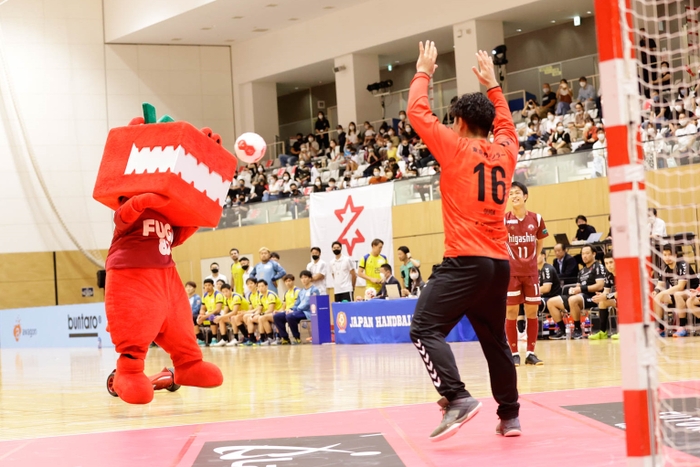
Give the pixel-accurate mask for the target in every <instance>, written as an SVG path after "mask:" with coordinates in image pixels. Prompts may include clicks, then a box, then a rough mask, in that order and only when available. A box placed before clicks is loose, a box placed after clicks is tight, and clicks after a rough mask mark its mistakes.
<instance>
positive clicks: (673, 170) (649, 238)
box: [596, 0, 700, 466]
mask: <svg viewBox="0 0 700 467" xmlns="http://www.w3.org/2000/svg"><path fill="white" fill-rule="evenodd" d="M613 10H617V16H616V21H617V22H618V24H619V36H620V43H619V44H616V43H615V41H616V38H615V37H614V36H615V34H617V31H615V32H614V34H613V38H612V39H610V38H609V37H607V33H606V32H604V31H603V32H602V31H601V27H605V26H606V25H607V26H608V27H611V24H610V23H609V22H607V23H606V21H607V20H605V19H602V18H600V17H599V16H600V15H602V14H606V13H609V12H610V11H613ZM614 13H615V12H614V11H613V14H614ZM596 17H597V19H596V22H597V27H598V41H599V44H598V47H599V50H600V51H601V88H602V99H603V121H604V123H605V126H606V130H607V131H608V132H609V133H612V134H610V135H609V137H608V141H609V143H608V156H609V157H610V158H611V159H614V158H615V157H617V159H618V160H617V162H611V168H610V171H609V173H610V180H609V181H610V192H611V195H610V199H611V204H610V206H611V215H612V218H613V219H612V225H613V232H612V236H613V251H614V252H615V257H616V261H617V262H618V264H620V265H621V268H622V271H619V274H618V278H617V279H618V281H617V283H618V292H619V300H618V301H622V300H625V301H629V302H630V303H624V304H623V303H619V311H620V316H619V320H620V323H621V326H620V328H621V333H620V337H621V350H620V353H621V357H622V359H623V362H622V363H623V365H622V366H623V369H624V370H623V378H622V379H623V390H624V393H625V418H626V422H627V423H626V430H627V453H628V460H629V462H628V465H650V466H660V465H670V466H680V465H684V466H685V465H687V466H690V465H700V338H699V337H696V336H700V298H698V292H696V289H697V288H698V286H699V283H698V282H699V281H698V271H699V267H698V266H699V261H698V260H699V256H700V254H699V252H698V245H699V244H698V241H697V240H698V235H699V234H700V231H699V225H700V222H699V221H700V134H698V128H699V127H700V121H699V120H698V119H699V118H700V36H699V33H700V23H699V22H698V21H699V20H700V0H685V1H677V0H596ZM613 26H614V25H613ZM617 46H621V48H620V50H619V51H617V52H616V51H615V50H613V49H615V48H616V47H617ZM604 63H607V65H604ZM613 80H614V81H613ZM608 116H610V118H611V120H612V121H611V122H608V121H607V119H606V117H608ZM609 127H611V128H609ZM616 127H619V129H620V130H621V131H615V128H616ZM622 129H624V131H622ZM613 150H614V151H617V152H618V154H617V155H615V156H613V155H612V154H611V152H612V151H613ZM620 152H624V153H626V154H625V155H624V157H620V156H619V153H620ZM624 158H626V160H622V159H624ZM615 165H617V167H614V166H615ZM642 167H643V170H641V169H642ZM625 223H627V225H626V226H625ZM635 224H636V225H635ZM618 234H619V240H620V241H619V242H618ZM618 244H619V248H620V249H621V250H622V251H620V252H618V251H616V250H617V249H618ZM618 253H619V254H618ZM635 257H636V260H637V262H636V263H635ZM631 265H634V268H635V269H636V270H634V271H631V270H627V271H625V268H628V269H629V268H631ZM626 278H631V279H630V280H626ZM621 279H622V280H621ZM637 283H638V284H637ZM631 302H634V303H631ZM642 405H643V406H644V407H645V408H646V410H647V412H645V414H646V420H647V421H648V424H646V425H645V423H644V422H645V420H644V414H643V415H642V416H641V417H640V414H639V413H638V412H639V410H638V409H639V408H640V407H641V406H642ZM631 422H633V423H631Z"/></svg>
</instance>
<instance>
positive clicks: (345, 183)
mask: <svg viewBox="0 0 700 467" xmlns="http://www.w3.org/2000/svg"><path fill="white" fill-rule="evenodd" d="M351 182H352V174H351V173H350V172H348V171H345V174H343V178H342V179H341V180H340V183H339V185H338V189H339V190H345V189H347V188H350V184H351Z"/></svg>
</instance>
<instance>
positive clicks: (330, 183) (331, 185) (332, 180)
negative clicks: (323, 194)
mask: <svg viewBox="0 0 700 467" xmlns="http://www.w3.org/2000/svg"><path fill="white" fill-rule="evenodd" d="M337 189H338V187H337V186H336V181H335V178H330V179H328V188H326V191H335V190H337Z"/></svg>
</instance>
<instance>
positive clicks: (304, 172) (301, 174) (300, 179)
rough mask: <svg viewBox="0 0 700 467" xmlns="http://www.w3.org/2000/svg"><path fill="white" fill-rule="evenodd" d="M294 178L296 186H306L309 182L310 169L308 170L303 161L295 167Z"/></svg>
mask: <svg viewBox="0 0 700 467" xmlns="http://www.w3.org/2000/svg"><path fill="white" fill-rule="evenodd" d="M294 178H296V181H297V183H298V186H306V185H307V184H308V183H309V180H311V169H309V167H308V166H307V165H306V163H305V162H304V161H299V167H297V171H296V173H295V174H294Z"/></svg>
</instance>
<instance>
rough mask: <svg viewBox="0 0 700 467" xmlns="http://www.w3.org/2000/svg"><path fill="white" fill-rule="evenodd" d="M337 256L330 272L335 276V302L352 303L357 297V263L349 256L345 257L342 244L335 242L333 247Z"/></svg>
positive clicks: (332, 262)
mask: <svg viewBox="0 0 700 467" xmlns="http://www.w3.org/2000/svg"><path fill="white" fill-rule="evenodd" d="M331 248H332V250H333V255H334V256H335V257H334V258H333V260H332V261H331V264H330V271H331V274H332V275H333V285H334V288H333V295H334V301H335V302H343V301H348V302H352V301H353V297H354V295H355V281H356V280H357V274H356V273H355V263H354V262H353V260H352V259H350V258H349V257H348V256H344V255H343V245H341V243H340V242H337V241H336V242H333V244H332V245H331Z"/></svg>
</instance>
